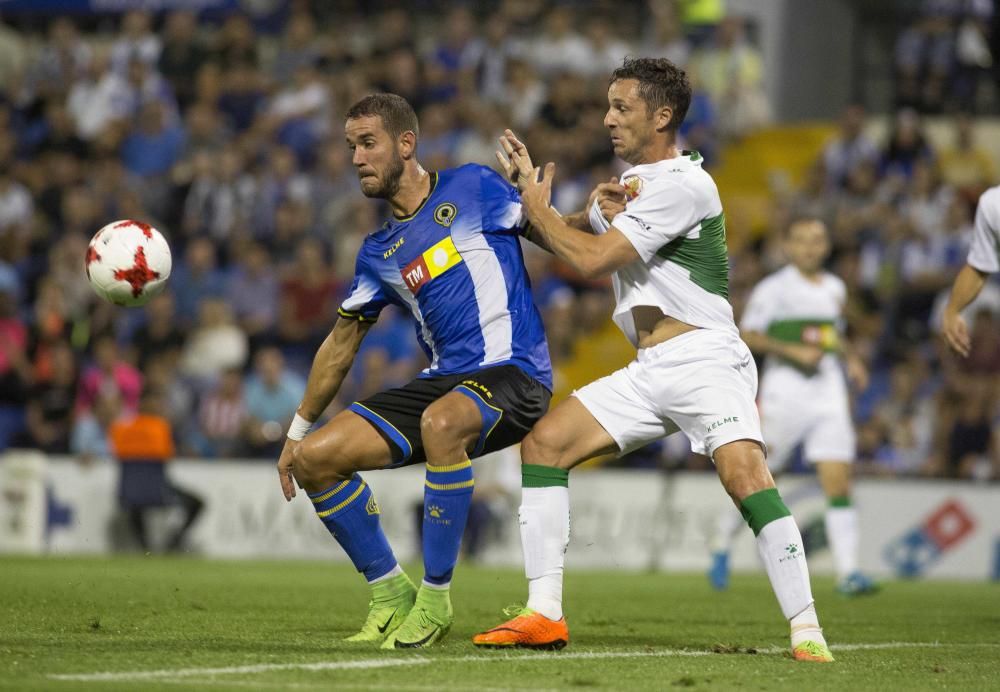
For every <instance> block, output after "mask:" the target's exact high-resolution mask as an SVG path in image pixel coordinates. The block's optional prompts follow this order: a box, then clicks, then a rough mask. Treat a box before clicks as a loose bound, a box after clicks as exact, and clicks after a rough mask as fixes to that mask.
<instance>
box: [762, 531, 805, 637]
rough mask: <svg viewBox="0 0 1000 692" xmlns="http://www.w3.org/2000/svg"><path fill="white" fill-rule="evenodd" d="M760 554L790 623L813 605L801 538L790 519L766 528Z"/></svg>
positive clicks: (783, 611)
mask: <svg viewBox="0 0 1000 692" xmlns="http://www.w3.org/2000/svg"><path fill="white" fill-rule="evenodd" d="M757 552H758V553H760V559H761V560H762V561H763V562H764V569H765V570H767V578H768V579H770V580H771V588H772V589H774V595H775V596H777V597H778V604H779V605H780V606H781V612H782V613H784V615H785V618H786V619H788V620H791V619H792V617H794V616H796V615H798V614H799V613H801V612H802V611H804V610H805V609H806V608H808V607H809V606H810V605H811V604H812V602H813V597H812V587H810V585H809V568H808V567H807V566H806V553H805V550H804V549H803V547H802V534H801V533H799V527H798V526H797V525H796V523H795V519H793V518H792V517H791V516H790V515H789V516H785V517H781V518H780V519H775V520H774V521H772V522H769V523H768V524H766V525H765V526H764V527H763V528H762V529H761V530H760V533H758V534H757Z"/></svg>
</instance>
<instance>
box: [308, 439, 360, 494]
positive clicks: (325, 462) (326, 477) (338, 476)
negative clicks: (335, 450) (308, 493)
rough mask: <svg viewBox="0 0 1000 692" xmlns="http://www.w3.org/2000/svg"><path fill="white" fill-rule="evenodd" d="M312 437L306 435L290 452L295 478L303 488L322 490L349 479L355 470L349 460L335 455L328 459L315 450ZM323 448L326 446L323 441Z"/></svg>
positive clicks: (315, 446)
mask: <svg viewBox="0 0 1000 692" xmlns="http://www.w3.org/2000/svg"><path fill="white" fill-rule="evenodd" d="M312 437H313V436H312V435H307V436H306V438H305V439H304V440H303V441H302V444H300V445H298V446H297V447H296V448H295V450H294V451H293V452H292V460H293V463H292V469H293V472H294V475H295V478H297V479H298V481H299V483H301V484H302V486H303V487H305V488H315V489H322V488H325V487H327V486H330V485H333V484H334V483H337V482H339V481H341V480H343V479H345V478H349V477H350V476H351V474H352V473H354V471H355V470H356V469H354V468H353V466H352V464H351V463H350V460H349V459H348V458H347V457H346V456H343V457H341V456H340V455H337V456H335V457H333V458H330V457H329V456H328V455H325V454H323V453H322V452H320V450H319V449H318V448H317V445H316V444H315V442H316V441H315V440H311V439H310V438H312ZM324 446H328V444H327V443H326V442H325V441H324Z"/></svg>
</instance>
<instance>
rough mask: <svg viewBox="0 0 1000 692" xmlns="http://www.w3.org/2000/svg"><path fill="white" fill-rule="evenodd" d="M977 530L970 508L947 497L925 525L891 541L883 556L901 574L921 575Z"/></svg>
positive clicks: (999, 560) (999, 561)
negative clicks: (967, 508)
mask: <svg viewBox="0 0 1000 692" xmlns="http://www.w3.org/2000/svg"><path fill="white" fill-rule="evenodd" d="M975 529H976V521H975V519H974V518H973V517H972V515H971V514H969V512H968V510H966V509H965V508H964V507H963V506H962V504H961V503H960V502H959V501H958V500H948V501H947V502H945V503H944V504H942V505H941V506H940V507H938V508H937V509H936V510H934V512H932V513H931V514H930V516H928V517H927V518H926V519H925V520H924V521H923V523H922V524H920V525H919V526H917V527H915V528H913V529H912V530H910V531H908V532H907V533H905V534H903V535H902V536H900V537H899V538H897V539H895V540H894V541H892V542H890V543H889V545H887V546H886V547H885V550H884V552H883V557H884V558H885V560H886V562H888V563H889V564H890V565H892V567H893V568H894V569H895V571H896V574H898V575H899V576H901V577H919V576H920V575H922V574H923V573H924V572H926V571H927V568H928V567H930V566H931V565H933V564H934V563H935V562H937V561H938V560H940V559H941V556H942V555H944V554H945V553H947V552H948V551H950V550H953V549H955V547H957V546H958V545H959V544H961V543H962V542H964V541H965V540H966V539H967V538H968V537H969V536H970V535H971V534H972V533H974V532H975ZM998 552H1000V551H998ZM998 563H1000V555H998Z"/></svg>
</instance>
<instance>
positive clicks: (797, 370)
mask: <svg viewBox="0 0 1000 692" xmlns="http://www.w3.org/2000/svg"><path fill="white" fill-rule="evenodd" d="M829 253H830V240H829V237H828V235H827V229H826V226H825V225H824V224H823V222H822V221H819V220H817V219H801V220H798V221H795V222H793V223H792V224H791V225H790V226H789V227H788V230H787V232H786V237H785V254H786V255H787V256H788V259H789V264H788V265H786V266H785V267H784V268H782V269H779V270H778V271H776V272H774V273H773V274H771V275H770V276H768V277H766V278H765V279H764V280H763V281H761V282H760V283H759V284H757V286H756V287H754V289H753V291H752V292H751V293H750V298H749V300H748V301H747V305H746V308H745V309H744V311H743V318H742V320H741V322H740V333H741V334H742V336H743V340H744V341H746V343H747V345H748V346H749V347H750V350H752V351H753V352H755V353H758V354H761V355H764V356H766V358H767V360H766V362H765V365H764V374H763V376H762V377H761V386H760V396H759V398H758V404H759V410H760V417H761V424H762V428H763V431H764V439H765V440H766V441H767V447H768V459H767V464H768V467H770V469H771V472H772V473H778V472H780V471H782V470H784V468H785V467H786V466H787V464H788V462H789V460H790V459H791V457H792V454H793V453H794V452H795V449H796V448H797V447H799V445H801V446H802V454H803V457H804V459H805V460H806V461H807V462H808V463H809V464H811V465H812V466H814V467H815V469H816V475H817V476H818V477H819V482H820V485H821V486H822V488H823V492H824V494H825V495H826V497H827V501H828V503H829V504H828V507H827V510H826V515H825V517H824V518H825V523H826V535H827V539H828V540H829V543H830V549H831V551H832V552H833V561H834V567H835V569H836V573H837V579H838V583H837V590H838V591H840V592H841V593H843V594H845V595H857V594H863V593H871V592H873V591H876V590H877V587H876V585H875V584H874V583H873V582H872V580H871V579H869V578H868V577H866V576H865V575H864V574H862V573H861V572H860V571H859V570H858V536H859V531H858V518H857V512H856V510H855V508H854V507H853V506H852V502H851V469H852V466H853V462H854V457H855V439H856V438H855V433H854V424H853V422H852V421H851V404H850V397H849V392H848V388H847V382H845V379H844V370H843V368H842V365H841V359H842V358H843V364H844V365H846V367H847V376H848V379H850V380H851V383H852V384H853V385H854V386H855V387H857V388H858V389H864V388H865V387H866V386H867V383H868V371H867V369H866V368H865V365H864V363H863V362H862V361H861V359H860V358H859V357H858V356H857V355H856V354H855V353H854V352H853V350H852V349H851V348H850V345H849V344H848V342H847V340H846V338H845V336H844V324H843V312H844V301H845V300H846V298H847V287H846V286H845V285H844V282H843V281H842V280H841V279H840V278H839V277H837V276H834V275H833V274H831V273H829V272H827V271H825V270H824V269H823V262H824V261H825V260H826V258H827V256H828V255H829ZM740 519H741V518H740V516H739V515H738V514H736V513H735V512H732V511H730V512H727V513H726V514H725V515H723V516H720V517H719V525H718V535H717V536H716V537H715V540H714V542H713V543H714V545H713V546H712V550H713V555H712V567H711V569H710V570H709V573H708V576H709V580H710V581H711V583H712V586H713V587H715V588H716V589H719V590H721V589H725V588H726V587H727V586H728V585H729V551H730V548H731V545H732V541H733V538H735V536H736V533H737V531H739V530H740V528H741V524H742V522H741V521H740Z"/></svg>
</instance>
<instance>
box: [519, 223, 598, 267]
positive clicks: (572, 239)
mask: <svg viewBox="0 0 1000 692" xmlns="http://www.w3.org/2000/svg"><path fill="white" fill-rule="evenodd" d="M531 225H532V227H533V228H534V230H535V232H536V234H537V235H538V236H539V237H541V239H542V240H543V241H544V242H545V244H546V245H547V246H548V248H549V250H550V251H551V252H552V254H554V255H555V256H556V257H558V258H559V259H561V260H563V261H564V262H566V263H567V264H569V265H570V266H571V267H573V268H574V269H575V270H576V271H578V272H579V273H580V274H582V275H583V276H584V277H587V278H596V277H597V276H600V275H602V274H603V273H604V271H603V263H602V261H601V259H602V257H601V254H602V253H601V248H600V244H599V241H598V239H597V236H594V235H591V234H590V233H582V232H581V231H580V230H578V229H576V228H574V227H572V226H570V225H569V224H567V223H566V221H565V219H564V218H563V217H561V216H560V215H559V213H558V212H557V211H556V210H555V209H552V208H551V207H549V208H546V209H542V210H538V211H536V212H532V213H531Z"/></svg>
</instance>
